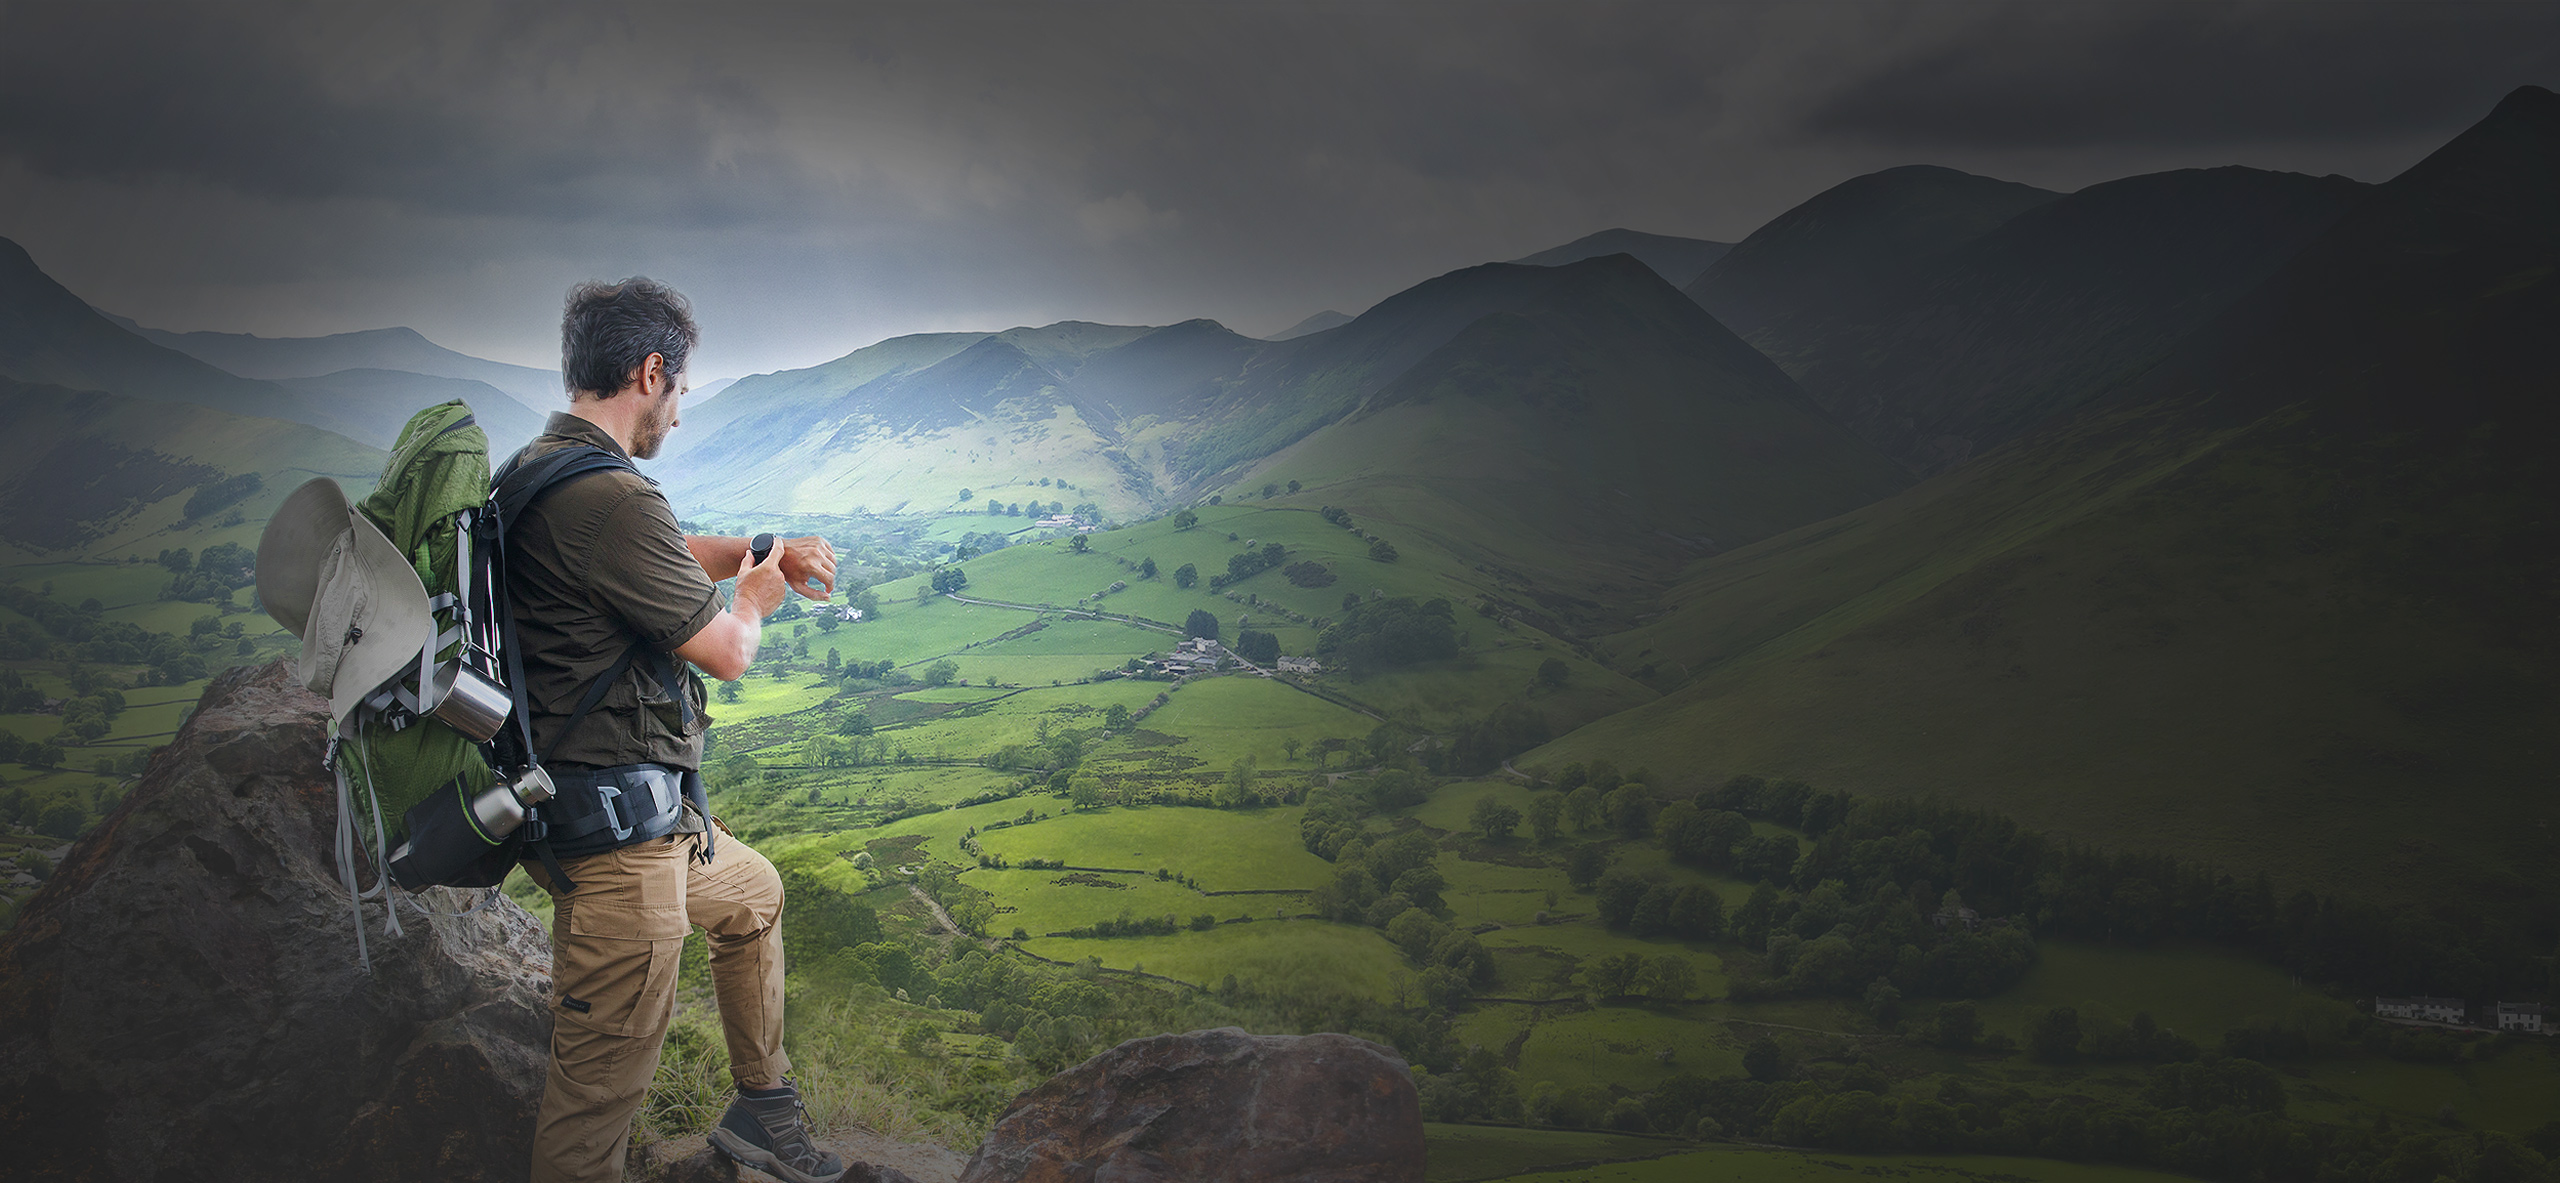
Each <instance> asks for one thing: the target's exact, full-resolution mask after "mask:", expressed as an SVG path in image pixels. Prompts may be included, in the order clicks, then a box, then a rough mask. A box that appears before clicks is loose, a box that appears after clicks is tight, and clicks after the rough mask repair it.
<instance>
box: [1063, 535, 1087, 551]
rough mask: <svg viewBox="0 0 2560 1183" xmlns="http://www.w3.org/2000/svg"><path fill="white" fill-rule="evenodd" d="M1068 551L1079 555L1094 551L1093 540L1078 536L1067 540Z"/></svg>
mask: <svg viewBox="0 0 2560 1183" xmlns="http://www.w3.org/2000/svg"><path fill="white" fill-rule="evenodd" d="M1067 549H1068V550H1071V551H1074V552H1076V553H1077V554H1083V553H1085V552H1086V551H1089V550H1092V549H1093V539H1092V538H1090V537H1088V536H1086V535H1083V534H1078V535H1076V536H1075V537H1073V538H1070V539H1068V540H1067Z"/></svg>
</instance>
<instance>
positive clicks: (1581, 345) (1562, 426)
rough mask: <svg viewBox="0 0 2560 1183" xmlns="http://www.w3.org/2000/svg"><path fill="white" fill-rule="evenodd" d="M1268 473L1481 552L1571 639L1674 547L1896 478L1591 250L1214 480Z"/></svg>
mask: <svg viewBox="0 0 2560 1183" xmlns="http://www.w3.org/2000/svg"><path fill="white" fill-rule="evenodd" d="M1344 331H1346V332H1347V331H1350V330H1344ZM1257 478H1261V480H1257ZM1283 479H1292V480H1301V481H1303V482H1305V483H1306V484H1307V486H1308V492H1307V493H1306V494H1305V497H1307V498H1318V499H1321V500H1323V501H1325V502H1327V503H1330V504H1334V505H1339V506H1343V507H1345V508H1347V509H1350V510H1351V511H1352V512H1353V513H1354V515H1355V516H1356V517H1358V518H1359V519H1360V520H1361V521H1362V522H1363V523H1364V524H1366V525H1368V526H1370V527H1371V528H1372V529H1374V530H1376V531H1377V532H1379V533H1381V534H1382V535H1384V536H1387V537H1388V538H1389V539H1390V540H1391V541H1392V540H1394V539H1395V538H1397V537H1399V536H1401V537H1404V538H1405V539H1407V540H1410V539H1411V538H1413V537H1416V536H1420V537H1425V538H1428V539H1429V540H1430V541H1432V542H1433V543H1434V544H1436V545H1437V546H1440V547H1443V548H1446V549H1448V550H1450V551H1451V552H1453V553H1456V554H1458V555H1460V556H1461V557H1463V558H1465V559H1467V560H1469V561H1471V562H1474V563H1477V564H1481V565H1482V567H1483V568H1484V569H1488V570H1490V571H1492V572H1493V573H1495V574H1497V575H1498V576H1499V577H1500V578H1501V579H1502V580H1503V581H1504V586H1503V589H1502V594H1504V595H1507V596H1509V597H1512V598H1514V599H1515V600H1516V601H1518V602H1520V603H1522V604H1524V605H1525V604H1535V605H1537V606H1538V607H1537V609H1536V611H1537V612H1538V613H1539V615H1540V616H1541V617H1543V618H1544V619H1546V620H1547V621H1549V622H1551V623H1553V624H1555V625H1558V626H1560V628H1561V629H1562V630H1563V631H1568V632H1575V633H1586V632H1588V631H1590V630H1592V629H1595V628H1601V627H1607V626H1608V624H1609V622H1623V621H1624V620H1625V619H1626V618H1627V614H1628V613H1629V612H1630V611H1633V610H1634V609H1635V608H1636V606H1637V604H1638V603H1639V602H1640V601H1641V600H1643V599H1645V598H1648V597H1649V596H1650V595H1651V594H1652V592H1653V590H1654V589H1655V588H1657V587H1658V586H1659V581H1661V580H1662V579H1664V578H1666V577H1668V576H1670V575H1671V574H1673V573H1674V572H1676V571H1677V569H1678V568H1679V567H1680V566H1681V565H1682V564H1684V563H1685V562H1687V561H1688V560H1690V559H1692V558H1694V557H1697V556H1701V555H1705V554H1711V553H1714V552H1715V551H1717V550H1718V549H1722V548H1730V547H1735V546H1740V545H1743V544H1745V543H1748V542H1751V541H1754V540H1757V539H1760V538H1765V537H1768V536H1769V535H1771V534H1774V533H1777V532H1779V531H1782V530H1786V529H1789V528H1792V527H1794V526H1796V525H1800V524H1802V523H1804V522H1807V521H1812V520H1815V519H1818V518H1823V517H1827V516H1830V515H1832V514H1836V513H1839V512H1842V511H1845V510H1848V509H1852V508H1855V507H1857V506H1860V505H1864V504H1867V503H1869V502H1871V501H1874V500H1876V499H1877V498H1879V497H1883V496H1885V495H1886V494H1889V493H1891V492H1893V491H1894V490H1896V489H1898V488H1900V487H1901V486H1902V485H1903V484H1904V483H1905V480H1906V479H1907V478H1905V477H1903V475H1902V474H1901V473H1900V472H1899V471H1897V470H1896V469H1895V468H1894V466H1893V465H1892V464H1891V463H1890V462H1889V461H1887V460H1886V459H1885V458H1884V457H1883V456H1882V455H1881V454H1880V453H1878V452H1877V451H1876V450H1875V449H1873V448H1872V447H1869V446H1867V445H1866V444H1865V443H1863V442H1862V441H1860V440H1858V439H1857V438H1856V437H1854V436H1852V435H1851V434H1849V433H1848V432H1847V431H1845V430H1843V429H1842V428H1840V427H1839V426H1838V425H1837V424H1835V423H1833V422H1831V421H1830V420H1829V419H1827V418H1825V417H1824V416H1823V415H1822V413H1821V411H1820V410H1819V409H1818V408H1816V407H1815V406H1814V405H1813V404H1812V403H1811V402H1810V401H1809V400H1807V399H1806V398H1805V397H1804V395H1803V393H1802V392H1801V391H1799V390H1797V389H1796V387H1795V384H1794V383H1793V382H1791V381H1789V380H1788V379H1787V377H1786V375H1784V374H1782V373H1780V372H1779V371H1778V369H1777V367H1775V366H1773V365H1771V364H1770V363H1769V361H1768V360H1767V359H1766V358H1764V357H1762V356H1760V355H1759V354H1758V353H1757V352H1755V351H1753V350H1752V349H1751V347H1750V346H1748V345H1746V344H1744V343H1743V342H1742V341H1741V340H1740V339H1738V338H1736V337H1735V336H1734V335H1733V334H1732V333H1730V332H1727V331H1725V329H1724V328H1723V326H1721V325H1718V324H1717V323H1716V322H1715V321H1714V319H1713V318H1711V317H1709V316H1707V315H1706V314H1705V313H1704V312H1703V311H1701V310H1700V309H1699V308H1698V307H1697V306H1696V305H1695V304H1694V303H1692V302H1690V301H1689V300H1688V299H1686V298H1684V297H1683V296H1681V294H1680V293H1679V292H1678V291H1677V290H1675V289H1673V288H1672V287H1671V286H1670V285H1669V284H1667V283H1664V282H1663V281H1662V280H1661V279H1660V278H1659V277H1658V276H1657V275H1655V274H1654V273H1653V272H1652V271H1650V270H1648V269H1647V268H1645V267H1644V266H1643V265H1642V264H1640V263H1638V262H1637V261H1635V260H1634V259H1632V258H1630V257H1628V256H1625V255H1613V256H1609V257H1606V258H1600V259H1592V260H1587V261H1584V262H1581V263H1575V264H1572V265H1570V266H1566V267H1561V268H1555V269H1552V270H1548V271H1546V272H1544V274H1543V277H1542V283H1541V288H1540V294H1539V296H1538V297H1537V298H1535V299H1532V300H1526V301H1522V302H1521V303H1520V304H1519V305H1518V306H1517V307H1516V308H1513V309H1506V310H1503V311H1498V312H1493V313H1489V314H1486V315H1484V316H1481V317H1478V318H1477V319H1475V320H1474V321H1472V322H1471V323H1469V324H1468V325H1467V326H1466V327H1465V328H1463V329H1462V330H1460V331H1459V332H1458V333H1457V334H1456V335H1455V336H1454V337H1452V338H1451V339H1450V340H1449V341H1448V342H1447V343H1446V344H1443V345H1442V346H1440V347H1439V348H1437V349H1435V350H1433V351H1432V352H1431V353H1429V354H1428V355H1426V356H1424V357H1423V358H1421V359H1419V360H1418V361H1417V362H1415V363H1414V364H1413V365H1411V366H1410V367H1408V368H1406V369H1405V370H1403V371H1402V372H1401V373H1400V374H1399V375H1398V377H1397V378H1396V379H1395V380H1394V381H1393V382H1391V383H1389V384H1388V385H1387V386H1386V387H1385V388H1384V389H1382V390H1380V391H1379V392H1378V393H1377V394H1376V395H1374V396H1372V397H1371V398H1369V399H1368V400H1367V401H1366V402H1365V403H1364V404H1363V405H1362V407H1361V408H1360V409H1359V410H1358V411H1356V412H1355V413H1353V414H1351V415H1349V416H1347V417H1345V418H1343V419H1342V420H1341V421H1339V422H1336V423H1332V424H1330V425H1327V426H1325V427H1323V428H1322V429H1320V430H1318V431H1316V432H1314V433H1313V434H1311V435H1309V436H1307V437H1306V438H1305V439H1304V440H1303V441H1301V442H1299V443H1297V444H1296V445H1294V446H1292V447H1290V448H1287V449H1285V450H1283V451H1281V452H1279V453H1277V454H1276V455H1274V456H1272V457H1271V458H1270V459H1269V460H1267V461H1264V462H1262V463H1261V464H1260V465H1258V466H1257V467H1256V468H1255V469H1254V470H1253V471H1252V472H1250V473H1248V474H1246V475H1245V476H1244V477H1242V478H1241V479H1239V480H1238V481H1237V482H1236V484H1237V485H1238V486H1241V487H1244V488H1251V487H1253V486H1255V485H1256V484H1258V483H1261V481H1262V480H1268V481H1278V480H1283Z"/></svg>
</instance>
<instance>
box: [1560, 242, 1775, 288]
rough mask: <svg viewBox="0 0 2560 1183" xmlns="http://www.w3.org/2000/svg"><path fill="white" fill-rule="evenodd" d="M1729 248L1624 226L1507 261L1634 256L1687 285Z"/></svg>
mask: <svg viewBox="0 0 2560 1183" xmlns="http://www.w3.org/2000/svg"><path fill="white" fill-rule="evenodd" d="M1732 249H1733V244H1732V243H1729V242H1715V241H1712V240H1709V239H1704V238H1679V237H1676V236H1673V235H1669V234H1647V233H1645V232H1643V231H1641V230H1628V229H1624V228H1620V229H1615V230H1603V231H1601V232H1599V233H1597V234H1585V235H1583V236H1582V237H1580V238H1577V239H1574V240H1573V241H1571V242H1568V243H1566V244H1564V245H1563V246H1551V247H1548V248H1547V249H1545V250H1543V251H1539V252H1538V253H1536V254H1534V255H1524V256H1522V257H1520V258H1517V259H1513V260H1511V261H1512V262H1514V263H1520V264H1524V265H1526V266H1530V267H1562V266H1564V265H1565V264H1567V263H1579V262H1581V261H1583V260H1584V259H1597V258H1599V257H1600V256H1602V255H1634V256H1635V257H1636V261H1637V262H1639V263H1642V264H1644V265H1645V266H1647V267H1650V268H1653V271H1654V274H1656V275H1659V276H1661V277H1662V281H1663V282H1664V283H1667V284H1670V285H1671V286H1673V287H1675V288H1677V287H1687V286H1688V285H1689V282H1690V281H1691V280H1694V279H1696V278H1698V276H1699V274H1700V273H1701V272H1704V271H1705V270H1706V269H1707V268H1708V267H1710V266H1712V265H1714V263H1715V261H1716V260H1718V259H1721V258H1723V257H1724V256H1725V252H1727V251H1730V250H1732Z"/></svg>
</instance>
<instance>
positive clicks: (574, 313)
mask: <svg viewBox="0 0 2560 1183" xmlns="http://www.w3.org/2000/svg"><path fill="white" fill-rule="evenodd" d="M701 340H702V332H701V330H699V329H696V328H695V327H694V326H693V305H691V304H689V303H687V302H686V301H685V298H684V297H683V296H681V295H679V294H677V292H676V290H675V289H674V288H671V287H668V286H667V285H665V284H662V283H659V282H657V281H655V280H652V279H649V278H648V277H646V276H639V275H635V276H632V277H631V278H629V279H626V280H623V281H622V282H620V283H582V284H579V285H578V286H576V287H573V288H570V289H569V307H568V310H567V311H566V312H563V313H562V314H561V316H560V378H561V381H562V382H563V384H565V385H566V386H567V387H568V388H569V393H570V395H571V396H572V397H575V396H576V395H579V394H582V393H583V394H591V395H594V396H596V397H598V398H611V397H613V395H614V393H615V392H617V391H619V390H621V389H622V388H623V387H624V386H626V385H629V384H630V382H631V377H632V374H633V373H634V372H635V371H637V370H639V368H640V366H641V363H643V362H646V361H648V360H649V355H650V354H652V353H654V354H657V355H658V356H660V357H663V358H665V359H666V365H667V373H668V374H669V375H670V376H672V375H675V374H680V373H683V372H684V362H685V355H687V354H689V353H691V352H693V347H694V346H695V345H697V344H699V343H700V342H701Z"/></svg>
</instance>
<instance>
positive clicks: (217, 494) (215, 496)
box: [178, 472, 266, 522]
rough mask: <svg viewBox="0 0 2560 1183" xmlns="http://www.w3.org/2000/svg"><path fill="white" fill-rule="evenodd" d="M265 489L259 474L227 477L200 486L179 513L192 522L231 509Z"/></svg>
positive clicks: (245, 473)
mask: <svg viewBox="0 0 2560 1183" xmlns="http://www.w3.org/2000/svg"><path fill="white" fill-rule="evenodd" d="M265 487H266V482H265V481H262V480H260V479H258V474H256V473H254V472H244V473H241V474H239V475H238V476H227V477H224V478H222V479H221V480H218V481H214V482H212V483H211V484H207V485H201V486H198V487H197V489H196V491H195V492H194V493H192V494H189V495H188V497H187V503H186V505H185V506H184V507H183V508H181V509H180V510H179V511H178V512H179V513H180V514H181V515H182V516H183V517H185V518H186V520H188V521H190V522H192V521H194V520H196V519H197V518H200V517H203V516H205V515H206V514H209V513H213V512H215V511H217V510H223V509H229V508H231V507H232V506H234V505H237V504H239V503H240V502H241V501H242V500H244V499H246V498H248V497H249V496H251V495H253V494H255V493H256V492H257V491H258V490H260V489H262V488H265Z"/></svg>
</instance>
